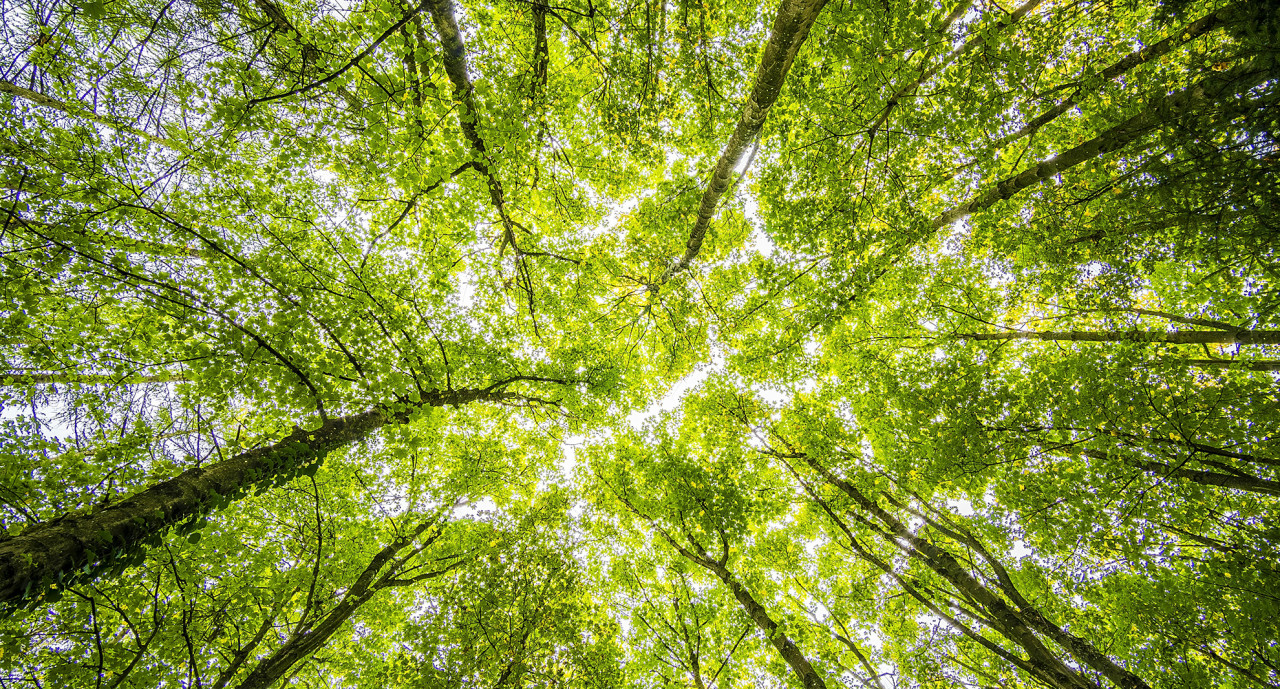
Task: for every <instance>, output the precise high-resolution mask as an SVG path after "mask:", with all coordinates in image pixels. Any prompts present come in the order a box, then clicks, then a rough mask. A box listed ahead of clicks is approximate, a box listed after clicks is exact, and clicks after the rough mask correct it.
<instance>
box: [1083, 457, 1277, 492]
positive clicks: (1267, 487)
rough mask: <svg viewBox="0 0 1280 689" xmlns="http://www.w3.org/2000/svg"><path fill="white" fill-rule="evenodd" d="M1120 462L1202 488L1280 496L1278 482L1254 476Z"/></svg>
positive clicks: (1128, 459)
mask: <svg viewBox="0 0 1280 689" xmlns="http://www.w3.org/2000/svg"><path fill="white" fill-rule="evenodd" d="M1084 454H1085V455H1087V456H1089V457H1093V458H1094V459H1101V460H1109V461H1110V460H1112V457H1111V456H1110V455H1108V454H1107V453H1105V452H1099V451H1097V450H1085V451H1084ZM1121 461H1122V462H1124V463H1125V464H1128V465H1130V466H1134V467H1137V468H1139V469H1142V470H1143V471H1149V472H1151V473H1153V474H1157V475H1159V476H1164V477H1173V478H1180V479H1186V480H1187V481H1191V482H1192V483H1199V484H1200V485H1203V486H1217V487H1219V488H1231V489H1233V490H1243V491H1246V492H1249V493H1259V494H1261V495H1277V496H1280V481H1272V480H1270V479H1265V478H1258V477H1256V476H1237V475H1234V474H1219V473H1215V472H1212V471H1195V470H1192V469H1183V468H1181V466H1169V465H1168V464H1164V463H1161V462H1152V461H1148V460H1143V459H1136V458H1126V459H1122V460H1121Z"/></svg>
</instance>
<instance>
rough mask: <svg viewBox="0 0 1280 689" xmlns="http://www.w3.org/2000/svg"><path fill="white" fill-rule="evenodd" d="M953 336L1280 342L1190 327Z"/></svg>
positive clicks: (1273, 334) (1261, 334)
mask: <svg viewBox="0 0 1280 689" xmlns="http://www.w3.org/2000/svg"><path fill="white" fill-rule="evenodd" d="M953 337H956V338H960V339H966V340H1046V341H1058V340H1061V341H1068V342H1161V343H1164V344H1242V345H1247V344H1280V330H1235V331H1231V332H1221V331H1218V332H1214V331H1203V330H1189V331H1183V332H1160V331H1154V330H1127V331H1117V332H1099V331H1081V330H1073V331H1069V332H1048V333H1031V332H1007V333H957V334H955V335H953Z"/></svg>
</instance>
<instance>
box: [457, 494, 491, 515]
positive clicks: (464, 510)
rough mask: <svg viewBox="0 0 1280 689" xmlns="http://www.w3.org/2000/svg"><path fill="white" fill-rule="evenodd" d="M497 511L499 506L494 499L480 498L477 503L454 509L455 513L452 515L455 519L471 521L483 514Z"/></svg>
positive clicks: (463, 504)
mask: <svg viewBox="0 0 1280 689" xmlns="http://www.w3.org/2000/svg"><path fill="white" fill-rule="evenodd" d="M497 509H498V506H497V505H496V504H494V502H493V500H492V499H490V498H480V499H479V500H476V501H475V502H464V503H462V504H461V505H458V506H457V507H455V508H453V511H452V512H451V513H450V514H451V515H452V517H453V518H454V519H469V518H471V517H474V516H476V515H479V514H481V513H482V512H493V511H495V510H497Z"/></svg>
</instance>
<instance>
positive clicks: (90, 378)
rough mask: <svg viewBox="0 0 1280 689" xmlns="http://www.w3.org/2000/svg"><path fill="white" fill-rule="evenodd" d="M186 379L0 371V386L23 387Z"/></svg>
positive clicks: (180, 378)
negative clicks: (52, 384)
mask: <svg viewBox="0 0 1280 689" xmlns="http://www.w3.org/2000/svg"><path fill="white" fill-rule="evenodd" d="M184 380H186V379H185V378H183V377H182V376H175V375H171V374H164V375H158V376H117V375H104V374H96V373H75V372H68V371H39V372H27V371H24V372H21V373H0V387H9V386H14V387H25V386H29V385H48V384H51V383H67V384H69V383H76V384H79V385H141V384H144V383H177V382H182V381H184Z"/></svg>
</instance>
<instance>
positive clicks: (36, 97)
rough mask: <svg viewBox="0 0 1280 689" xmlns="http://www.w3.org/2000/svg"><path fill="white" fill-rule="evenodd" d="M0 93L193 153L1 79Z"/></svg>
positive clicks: (167, 141) (182, 146) (166, 140)
mask: <svg viewBox="0 0 1280 689" xmlns="http://www.w3.org/2000/svg"><path fill="white" fill-rule="evenodd" d="M0 93H7V94H9V95H11V96H14V97H16V98H21V99H23V100H26V101H29V102H31V103H34V104H36V105H39V106H40V107H43V108H49V109H51V110H57V111H59V112H61V113H63V114H65V115H69V116H71V117H80V118H84V119H86V120H89V121H90V122H95V123H97V124H100V125H103V126H105V127H110V128H111V129H114V130H116V131H118V132H128V133H130V134H132V135H134V136H136V137H138V138H140V139H145V140H147V141H150V142H151V143H153V144H156V145H159V146H164V147H165V148H170V149H173V150H174V151H177V152H179V153H190V152H191V151H190V149H188V148H187V147H186V146H184V145H183V144H181V143H178V142H176V141H174V140H172V139H169V138H167V137H164V136H156V135H155V134H151V133H149V132H144V131H142V130H141V129H138V128H137V127H131V126H129V125H127V124H120V123H119V122H114V121H112V120H110V119H108V118H106V117H103V116H101V115H98V114H97V113H95V112H93V110H91V109H90V108H89V107H87V106H85V105H82V104H80V103H65V102H63V101H60V100H58V99H57V98H51V97H49V96H46V95H44V94H43V93H37V92H35V91H32V90H30V89H24V88H22V87H21V86H18V85H17V84H11V83H9V82H7V81H4V80H2V79H0Z"/></svg>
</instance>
